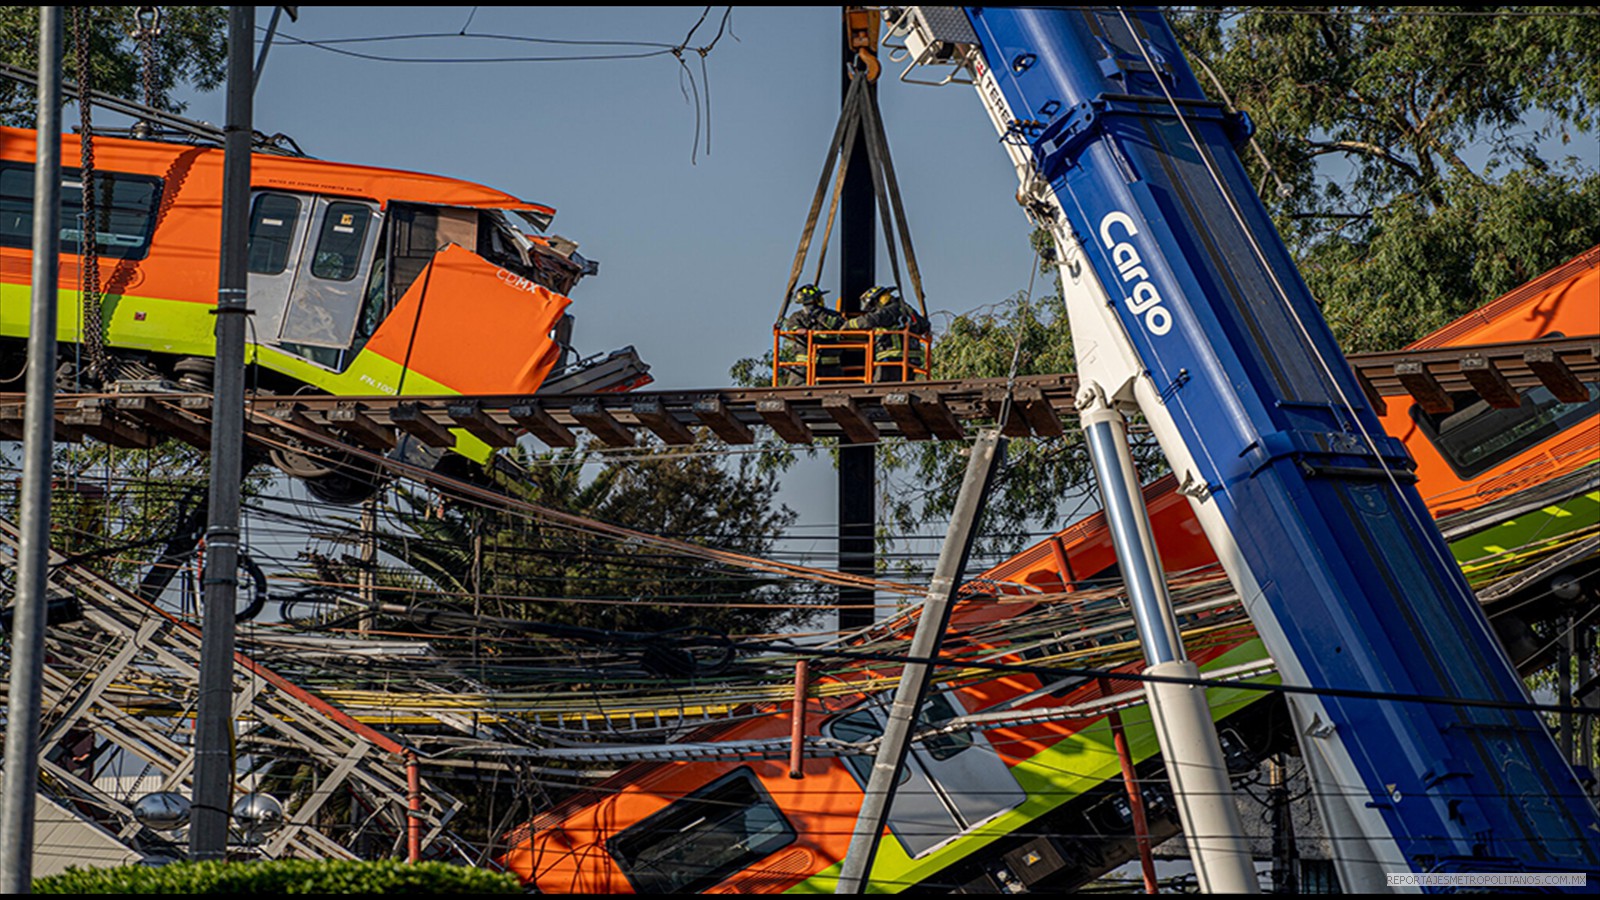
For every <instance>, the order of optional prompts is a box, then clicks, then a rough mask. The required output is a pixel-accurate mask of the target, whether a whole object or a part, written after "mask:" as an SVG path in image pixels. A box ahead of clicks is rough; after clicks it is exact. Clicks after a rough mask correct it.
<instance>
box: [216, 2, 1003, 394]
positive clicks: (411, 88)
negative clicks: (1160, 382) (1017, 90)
mask: <svg viewBox="0 0 1600 900" xmlns="http://www.w3.org/2000/svg"><path fill="white" fill-rule="evenodd" d="M724 9H725V7H713V8H712V9H711V13H710V15H709V16H707V17H706V20H705V22H704V24H702V25H701V26H700V29H699V32H698V33H697V34H696V35H695V39H694V41H692V43H694V44H704V43H706V42H708V40H709V39H710V38H711V37H712V36H714V35H715V33H716V29H717V26H718V24H719V22H720V20H721V16H722V13H723V11H724ZM704 10H705V7H681V8H655V7H652V8H647V9H627V8H598V9H596V8H588V9H584V8H563V7H539V8H525V7H481V8H477V9H476V10H475V11H474V9H473V8H471V7H454V8H443V7H402V8H372V7H367V8H336V7H335V8H321V7H302V8H301V13H300V20H299V21H298V22H290V21H288V19H287V18H284V19H283V20H282V21H281V22H280V26H279V28H280V35H279V37H278V38H277V39H276V40H275V41H274V43H273V46H272V48H271V51H270V54H269V57H268V60H267V65H266V68H265V70H264V74H263V76H262V79H261V83H260V86H259V88H258V93H257V97H256V127H257V129H258V130H262V131H265V132H267V133H269V134H270V133H274V132H283V133H285V134H288V135H290V136H292V137H293V138H294V139H295V140H296V141H297V142H298V143H299V144H300V146H301V147H303V148H304V149H305V150H306V152H308V153H310V154H312V155H314V156H317V157H321V158H324V159H334V160H340V161H348V162H360V163H368V164H375V165H384V166H391V167H395V168H401V169H411V170H416V171H423V172H430V173H435V174H441V175H449V176H452V177H457V178H463V179H467V180H471V181H477V182H481V183H483V184H487V185H490V186H493V187H497V188H500V189H503V190H506V191H509V192H511V193H513V194H516V195H518V196H521V197H524V198H525V199H528V200H533V201H538V202H542V203H546V204H549V205H551V206H554V207H555V208H556V210H557V214H556V219H555V224H554V226H553V228H552V230H553V231H554V232H556V233H559V234H562V235H565V236H567V237H570V238H572V239H574V240H576V241H578V242H579V244H580V245H581V248H582V249H581V252H582V253H583V254H584V255H585V256H588V257H590V258H592V259H597V260H599V261H600V264H601V268H600V274H599V276H598V277H596V278H593V279H591V280H589V281H587V282H585V283H584V284H582V285H580V286H579V287H578V288H577V289H576V290H575V291H574V292H573V299H574V301H575V302H574V306H573V308H572V311H573V313H574V314H575V315H576V316H577V320H578V321H577V334H576V337H577V341H578V344H579V347H580V349H582V350H585V351H599V350H604V349H611V348H613V347H617V346H622V345H626V344H633V345H634V346H636V347H637V348H638V349H639V351H640V353H641V354H642V355H643V356H644V357H645V359H646V360H647V361H648V362H650V364H651V365H652V367H653V374H654V375H655V377H656V380H657V385H658V386H660V387H663V388H688V387H711V386H717V385H721V384H726V383H727V381H728V374H727V370H728V367H729V366H730V365H731V364H732V363H733V362H734V361H735V360H737V359H739V358H740V357H744V356H752V355H759V353H760V352H761V351H762V350H763V349H765V348H767V347H768V346H770V343H771V336H770V327H771V324H772V321H773V319H774V317H775V315H776V312H777V307H778V303H779V302H780V300H781V295H782V291H783V286H784V284H785V281H786V279H787V277H788V274H789V268H790V264H791V262H792V259H793V255H794V252H795V248H796V245H797V243H798V240H799V237H800V229H801V227H802V225H803V224H804V219H805V214H806V209H807V206H808V204H809V203H810V200H811V196H812V192H813V191H814V190H815V187H816V181H817V177H818V175H819V173H820V169H821V166H822V162H823V156H824V152H825V151H826V149H827V145H828V140H829V138H830V137H831V135H832V130H833V126H834V123H835V120H836V118H837V115H838V106H839V89H840V88H839V68H840V66H839V63H838V59H839V49H838V48H839V41H840V14H839V11H838V8H837V7H835V8H794V7H781V8H761V7H757V8H745V7H740V8H737V9H735V10H734V11H733V14H732V16H731V18H730V20H729V25H730V28H729V33H727V34H724V35H723V37H722V39H721V40H720V41H719V42H718V43H717V44H716V46H715V48H714V49H713V50H712V51H711V53H710V54H709V55H708V56H707V57H706V59H705V70H706V75H707V76H709V77H708V81H709V88H710V90H709V98H710V101H709V134H708V133H707V129H706V124H707V122H706V119H707V114H708V110H707V108H706V104H705V98H706V95H707V91H706V86H705V85H704V84H701V83H700V81H701V71H700V59H699V57H698V55H697V54H694V53H693V52H690V53H689V54H687V59H686V62H687V63H688V64H689V66H690V68H691V70H692V72H693V74H694V76H695V81H696V84H695V86H694V88H691V87H690V86H689V84H688V82H687V80H686V78H685V76H684V75H683V73H682V70H681V68H680V66H679V64H678V62H677V61H676V60H675V59H674V58H673V57H672V56H670V55H663V56H655V57H651V58H645V59H621V60H608V61H582V62H500V63H488V62H478V63H442V62H433V63H398V62H379V61H374V60H367V59H358V58H353V57H351V56H347V55H341V54H339V53H336V52H333V51H332V50H329V49H322V48H318V47H312V46H307V45H304V44H296V43H295V42H294V39H300V40H312V41H317V40H327V39H338V38H351V37H371V36H380V35H400V34H422V33H444V34H447V35H449V36H448V37H445V38H438V39H427V40H412V41H393V42H381V43H360V44H335V45H329V46H332V47H337V48H339V49H342V50H349V51H354V52H359V53H367V54H374V55H384V56H393V57H413V58H414V57H425V58H430V59H439V58H473V57H482V56H493V57H521V56H556V55H562V56H564V55H574V54H586V53H638V52H649V51H650V50H652V49H654V48H649V47H645V48H640V47H584V46H570V45H549V44H533V43H526V42H510V41H503V40H494V39H490V38H486V37H459V36H456V35H457V33H458V32H460V31H461V30H462V28H463V26H465V25H467V23H468V20H469V18H470V27H469V28H468V31H469V33H470V34H472V35H491V34H499V35H514V36H519V37H540V38H555V39H562V40H605V41H622V40H631V41H653V42H668V43H675V42H679V41H681V40H682V39H683V38H684V36H685V35H686V34H687V33H688V32H689V29H690V28H691V26H693V25H694V23H695V21H696V20H697V19H699V18H700V16H701V14H702V12H704ZM269 14H270V8H269V7H260V8H259V11H258V17H259V21H260V22H261V23H262V24H263V25H264V24H265V23H266V21H267V19H268V17H269ZM894 71H898V70H896V69H893V68H892V67H891V68H890V69H889V70H887V71H886V77H885V79H884V82H883V86H882V89H881V103H882V109H883V113H884V119H885V125H886V128H887V130H888V133H889V139H890V143H891V146H892V148H893V150H894V154H895V161H896V166H897V170H898V174H899V176H900V182H901V185H902V189H903V191H904V193H905V200H906V204H907V212H908V218H909V220H910V222H911V224H912V228H913V236H914V238H915V242H916V246H917V249H918V257H919V260H920V262H921V264H922V269H923V277H924V280H925V283H926V284H927V289H928V299H929V305H930V309H944V310H949V311H952V312H960V311H965V310H969V309H972V308H974V307H977V306H981V305H985V304H989V303H993V302H995V301H997V300H999V299H1002V298H1004V297H1007V296H1009V295H1011V294H1013V293H1015V292H1016V291H1018V290H1022V289H1024V288H1026V287H1027V283H1028V265H1029V258H1030V251H1029V249H1028V243H1027V237H1028V231H1029V228H1028V224H1027V222H1026V220H1025V219H1024V217H1023V215H1022V213H1021V211H1020V210H1019V209H1018V208H1017V207H1016V204H1015V202H1014V201H1013V200H1012V197H1013V195H1014V194H1015V190H1016V186H1015V183H1014V176H1013V175H1012V173H1011V170H1010V167H1009V165H1008V163H1007V161H1006V157H1005V154H1004V152H1003V151H1002V149H1001V148H1000V147H999V146H998V145H997V143H996V139H995V136H994V134H993V132H992V129H991V127H990V125H989V122H988V119H987V117H986V116H985V115H984V112H983V109H982V106H981V105H980V104H979V102H978V98H977V96H976V94H975V93H974V92H973V90H972V89H971V88H970V87H963V86H949V87H945V88H937V89H936V88H928V87H916V86H909V85H904V84H900V83H898V82H896V81H895V80H894V79H893V78H891V77H888V72H894ZM695 88H697V89H698V91H699V94H700V100H701V106H700V110H699V119H700V123H699V124H700V126H701V131H700V134H699V140H698V147H697V144H696V107H695V105H694V103H693V90H694V89H695ZM685 91H690V92H691V94H690V99H687V100H686V99H685V96H684V92H685ZM189 113H190V115H192V116H195V117H197V118H203V119H207V120H209V121H213V122H220V121H222V118H223V115H224V103H223V97H222V96H221V94H220V92H218V93H216V94H212V95H207V96H204V97H200V98H197V99H195V100H194V101H192V102H191V105H190V109H189ZM880 277H882V278H887V277H888V269H887V266H886V264H885V265H880ZM836 279H837V270H836V269H834V268H833V267H832V266H830V267H829V271H828V272H827V273H826V274H825V275H824V280H825V283H824V287H830V285H828V284H827V283H826V282H827V281H831V280H836ZM832 287H834V288H836V285H834V286H832Z"/></svg>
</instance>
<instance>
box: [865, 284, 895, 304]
mask: <svg viewBox="0 0 1600 900" xmlns="http://www.w3.org/2000/svg"><path fill="white" fill-rule="evenodd" d="M893 299H894V288H890V287H884V286H883V285H878V286H877V287H874V288H870V289H868V291H867V292H866V293H865V294H862V295H861V308H862V309H871V308H872V307H873V306H874V305H876V304H880V303H882V304H886V303H889V302H890V301H892V300H893Z"/></svg>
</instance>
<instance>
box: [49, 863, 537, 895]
mask: <svg viewBox="0 0 1600 900" xmlns="http://www.w3.org/2000/svg"><path fill="white" fill-rule="evenodd" d="M33 891H34V893H36V894H393V893H413V894H520V893H522V885H521V883H520V882H518V881H517V879H516V876H514V875H506V874H501V873H497V872H490V871H489V870H487V869H472V868H467V867H464V866H452V865H447V864H445V863H436V862H425V863H417V864H415V865H412V864H409V863H404V862H400V861H398V860H379V861H377V862H353V861H348V860H322V861H311V860H303V859H283V860H272V861H266V862H236V863H223V862H214V861H208V862H175V863H170V864H168V865H164V866H140V865H133V866H120V867H117V868H114V869H79V868H76V867H74V868H71V869H68V870H67V871H66V872H63V873H61V874H60V875H51V876H49V877H47V878H40V879H37V880H35V881H34V883H33Z"/></svg>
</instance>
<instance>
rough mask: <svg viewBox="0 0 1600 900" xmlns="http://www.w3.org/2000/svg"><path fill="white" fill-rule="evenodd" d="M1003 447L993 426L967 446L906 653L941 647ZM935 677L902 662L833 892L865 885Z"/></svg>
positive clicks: (921, 655)
mask: <svg viewBox="0 0 1600 900" xmlns="http://www.w3.org/2000/svg"><path fill="white" fill-rule="evenodd" d="M1005 449H1006V445H1005V438H1003V437H1001V436H1000V432H999V431H998V430H995V429H990V430H988V431H985V432H983V433H982V434H980V435H978V440H977V441H976V442H975V443H974V444H973V445H972V455H971V456H970V457H969V458H968V460H967V472H966V476H965V477H964V478H963V479H962V481H961V492H960V493H959V494H957V495H956V508H955V511H954V512H953V513H952V514H951V516H950V527H949V529H948V530H947V531H946V532H945V536H944V546H943V547H942V548H940V550H939V562H938V564H937V565H936V566H935V567H934V570H933V580H932V581H931V582H929V584H928V594H927V596H926V597H925V598H924V599H923V601H922V612H921V616H920V617H919V618H918V619H917V630H916V631H915V632H914V633H913V634H912V637H911V647H910V648H909V649H908V650H907V651H906V653H907V655H908V656H910V657H911V658H912V659H915V660H924V659H931V658H933V657H935V656H938V655H939V645H940V644H941V643H942V642H943V640H944V632H945V629H946V628H947V627H948V626H949V624H950V608H951V606H952V605H954V601H955V595H956V588H958V587H960V586H961V577H962V573H963V572H964V571H965V569H966V567H967V557H968V556H969V555H971V552H972V539H973V537H974V536H975V535H976V534H977V532H978V519H979V517H980V516H982V515H983V504H984V498H985V497H986V496H988V493H989V483H990V482H991V481H992V480H993V478H994V472H995V469H997V468H999V467H1000V461H1001V460H1002V459H1003V458H1004V457H1005ZM932 679H933V665H932V664H931V663H927V662H912V663H907V664H906V667H905V668H904V669H902V670H901V671H900V685H899V687H897V688H896V689H895V694H894V705H893V706H892V707H890V709H889V718H888V721H887V722H885V723H884V726H883V737H881V738H879V739H878V752H877V755H876V756H875V757H874V758H873V761H872V775H871V777H870V778H868V779H867V791H866V796H865V799H864V800H863V801H862V804H861V814H860V815H859V816H858V817H857V818H856V829H855V832H854V833H853V834H852V835H851V837H850V847H849V849H848V850H846V851H845V857H844V863H843V864H842V865H841V866H840V870H839V881H838V884H837V885H836V886H835V889H834V890H835V892H836V893H840V894H859V893H862V892H864V891H865V890H866V887H867V875H868V873H870V872H871V871H872V860H873V858H874V857H875V856H877V853H878V842H879V841H880V840H882V838H883V823H884V821H885V820H887V819H888V816H889V806H890V804H892V803H893V802H894V791H895V786H896V785H897V784H898V783H899V781H900V771H901V769H902V768H903V767H904V766H905V764H906V751H907V750H908V749H909V748H910V745H911V737H912V731H913V730H914V729H915V728H916V724H917V712H918V711H919V710H920V709H921V708H922V701H923V698H924V697H926V696H927V693H928V684H929V682H930V681H932ZM950 787H951V788H952V789H953V790H955V791H958V792H959V791H960V790H962V786H961V785H951V786H950Z"/></svg>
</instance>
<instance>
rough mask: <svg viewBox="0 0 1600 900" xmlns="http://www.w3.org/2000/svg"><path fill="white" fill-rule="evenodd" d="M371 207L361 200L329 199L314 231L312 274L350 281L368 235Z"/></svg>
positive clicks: (357, 266)
mask: <svg viewBox="0 0 1600 900" xmlns="http://www.w3.org/2000/svg"><path fill="white" fill-rule="evenodd" d="M371 219H372V211H371V210H370V209H368V208H367V207H366V206H364V205H362V204H360V203H330V204H328V211H327V213H326V214H324V215H323V217H322V229H321V231H320V232H319V233H318V234H317V249H316V251H315V254H314V255H313V256H312V258H311V274H312V275H315V276H317V277H318V278H325V279H327V280H328V281H349V280H350V279H352V278H354V277H356V271H357V270H359V269H360V268H361V247H362V244H363V243H364V242H365V241H366V239H367V224H368V222H370V221H371Z"/></svg>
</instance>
